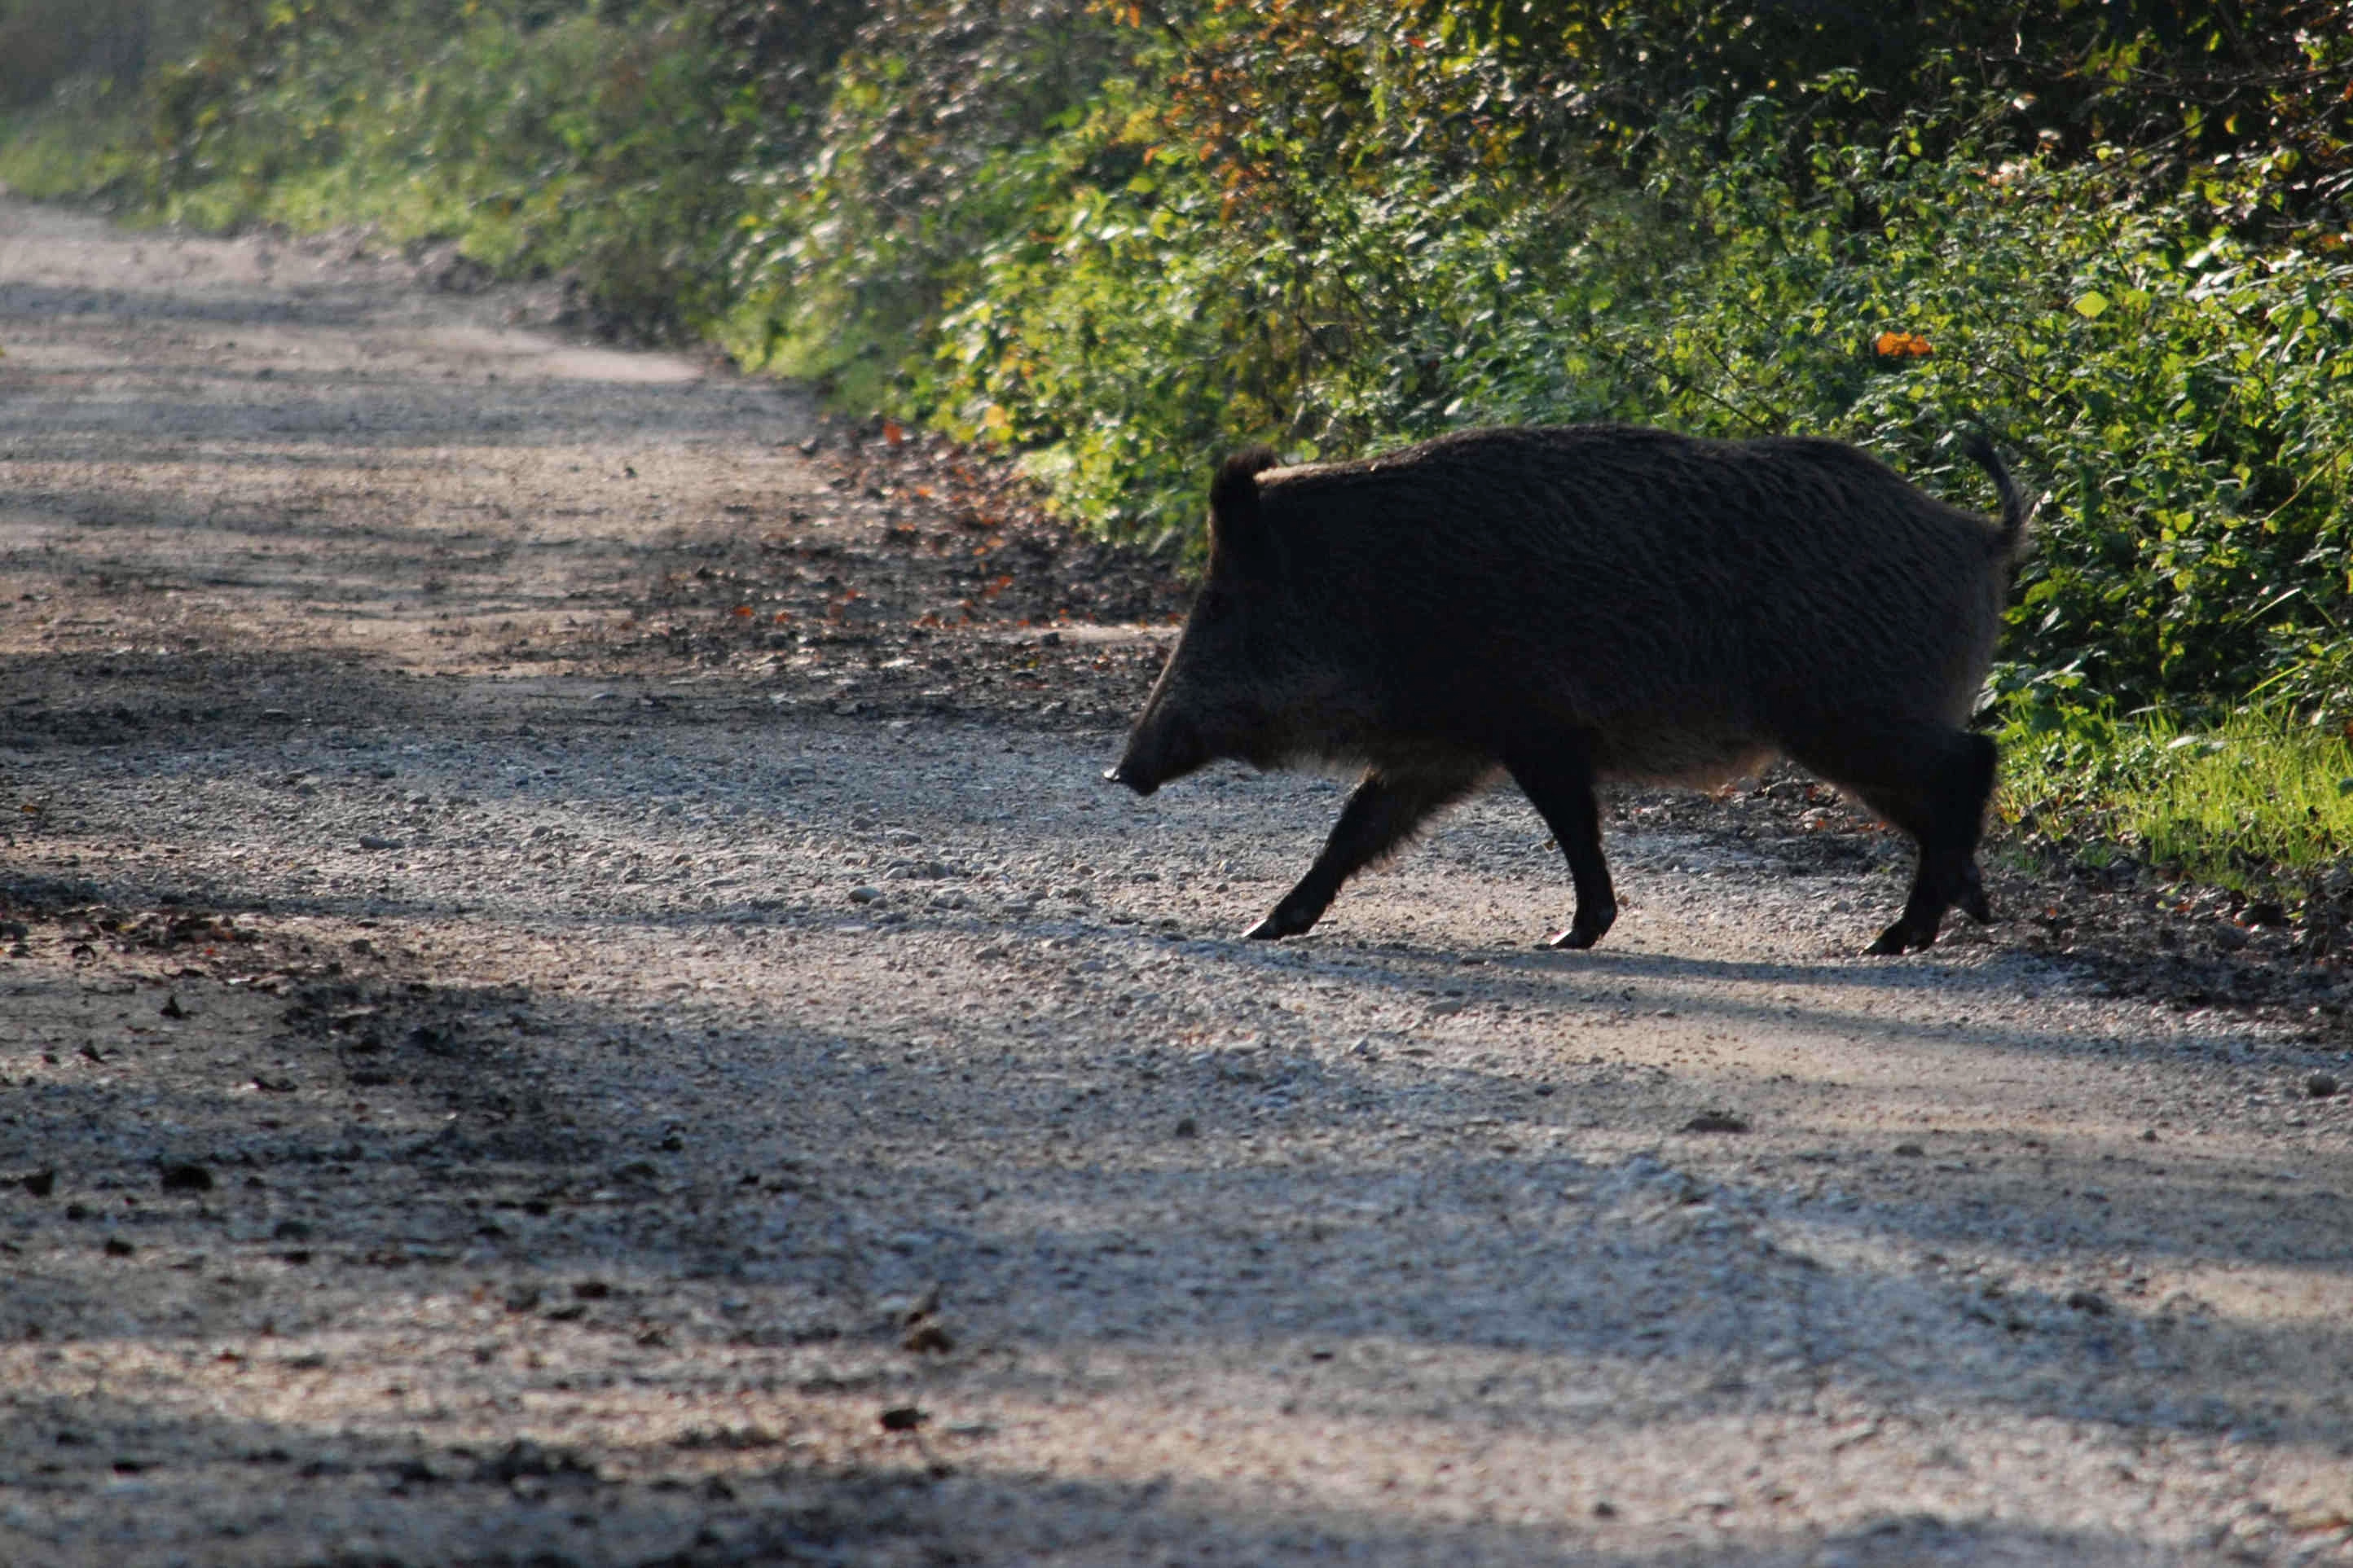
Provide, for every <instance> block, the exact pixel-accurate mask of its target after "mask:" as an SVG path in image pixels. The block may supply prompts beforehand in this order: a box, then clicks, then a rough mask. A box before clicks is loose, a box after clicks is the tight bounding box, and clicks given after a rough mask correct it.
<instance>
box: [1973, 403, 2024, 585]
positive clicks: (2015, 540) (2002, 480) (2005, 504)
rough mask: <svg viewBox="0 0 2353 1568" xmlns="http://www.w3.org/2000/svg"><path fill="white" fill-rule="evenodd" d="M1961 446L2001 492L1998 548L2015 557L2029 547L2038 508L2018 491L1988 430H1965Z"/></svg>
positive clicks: (2004, 556) (2011, 558) (2009, 558)
mask: <svg viewBox="0 0 2353 1568" xmlns="http://www.w3.org/2000/svg"><path fill="white" fill-rule="evenodd" d="M1961 450H1962V451H1964V452H1966V453H1968V455H1969V458H1970V459H1971V460H1972V461H1974V462H1975V463H1976V464H1977V466H1978V468H1983V469H1984V470H1985V471H1986V475H1987V477H1988V478H1989V479H1992V480H1993V488H1994V489H1995V490H1997V491H1998V492H2000V496H2001V532H2000V534H1999V535H1998V536H1997V537H1996V540H1995V548H1996V551H1997V552H1998V553H1999V554H2000V556H2001V558H2002V559H2003V560H2004V561H2015V560H2017V559H2018V557H2019V555H2020V554H2021V552H2023V551H2024V549H2025V547H2026V525H2027V522H2028V521H2029V520H2030V519H2031V517H2032V515H2033V510H2034V509H2033V508H2032V507H2031V506H2029V505H2028V504H2027V502H2026V498H2025V497H2024V496H2022V495H2021V494H2019V493H2018V483H2017V481H2016V480H2014V479H2011V478H2010V469H2009V468H2008V466H2006V465H2005V464H2004V463H2003V462H2002V460H2001V454H2000V452H1997V451H1995V450H1994V449H1993V442H1992V441H1991V440H1990V439H1989V438H1988V437H1987V436H1986V433H1985V432H1984V431H1982V430H1964V431H1962V432H1961Z"/></svg>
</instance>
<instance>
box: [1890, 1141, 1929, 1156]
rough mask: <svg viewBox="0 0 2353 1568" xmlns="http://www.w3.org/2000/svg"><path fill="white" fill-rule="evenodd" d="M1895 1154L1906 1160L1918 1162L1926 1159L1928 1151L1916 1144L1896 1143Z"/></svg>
mask: <svg viewBox="0 0 2353 1568" xmlns="http://www.w3.org/2000/svg"><path fill="white" fill-rule="evenodd" d="M1895 1152H1897V1153H1898V1154H1901V1155H1903V1156H1904V1157H1905V1159H1907V1160H1920V1159H1925V1158H1926V1157H1927V1153H1928V1151H1926V1149H1923V1148H1922V1147H1920V1145H1919V1144H1917V1143H1898V1144H1897V1145H1895Z"/></svg>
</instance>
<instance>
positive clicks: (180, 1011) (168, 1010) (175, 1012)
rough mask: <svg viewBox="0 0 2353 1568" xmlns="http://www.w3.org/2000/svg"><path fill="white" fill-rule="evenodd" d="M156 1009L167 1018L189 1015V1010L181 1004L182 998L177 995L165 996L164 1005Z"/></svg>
mask: <svg viewBox="0 0 2353 1568" xmlns="http://www.w3.org/2000/svg"><path fill="white" fill-rule="evenodd" d="M156 1011H157V1012H159V1013H161V1014H162V1015H163V1016H164V1017H166V1018H185V1017H186V1016H188V1010H187V1009H186V1008H185V1007H183V1006H181V1005H180V999H179V997H178V996H176V995H173V996H166V997H164V1005H162V1006H161V1007H159V1008H157V1009H156Z"/></svg>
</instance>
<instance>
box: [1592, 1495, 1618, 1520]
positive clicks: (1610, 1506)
mask: <svg viewBox="0 0 2353 1568" xmlns="http://www.w3.org/2000/svg"><path fill="white" fill-rule="evenodd" d="M1593 1517H1594V1518H1596V1519H1616V1518H1617V1517H1618V1505H1617V1504H1616V1503H1614V1502H1611V1501H1610V1500H1609V1499H1608V1498H1601V1499H1599V1500H1596V1501H1595V1503H1594V1505H1593Z"/></svg>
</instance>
